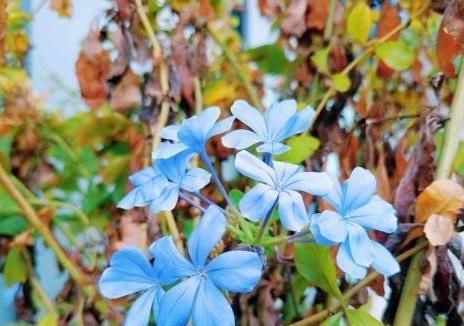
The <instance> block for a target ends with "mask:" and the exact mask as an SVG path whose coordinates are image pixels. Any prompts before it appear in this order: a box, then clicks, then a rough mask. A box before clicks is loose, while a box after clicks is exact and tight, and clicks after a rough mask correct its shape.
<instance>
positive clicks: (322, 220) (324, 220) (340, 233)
mask: <svg viewBox="0 0 464 326" xmlns="http://www.w3.org/2000/svg"><path fill="white" fill-rule="evenodd" d="M317 224H318V227H319V232H320V234H321V235H322V236H323V237H324V238H326V239H329V240H330V241H333V242H335V243H340V242H343V241H345V239H346V237H347V235H348V228H347V225H346V222H345V220H344V219H343V217H342V216H341V215H340V214H338V213H337V212H334V211H329V210H326V211H323V212H322V213H321V214H320V215H319V217H318V219H317Z"/></svg>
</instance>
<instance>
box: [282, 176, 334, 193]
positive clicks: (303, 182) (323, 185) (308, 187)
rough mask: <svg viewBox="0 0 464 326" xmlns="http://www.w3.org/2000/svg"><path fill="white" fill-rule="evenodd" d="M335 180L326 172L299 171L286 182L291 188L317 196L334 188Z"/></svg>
mask: <svg viewBox="0 0 464 326" xmlns="http://www.w3.org/2000/svg"><path fill="white" fill-rule="evenodd" d="M332 186H333V182H332V179H331V178H330V177H329V175H328V174H327V173H325V172H298V173H295V174H293V175H292V176H291V177H290V178H289V179H288V180H287V182H286V184H285V187H286V188H288V189H291V190H296V191H304V192H307V193H308V194H311V195H315V196H324V195H327V194H328V193H329V192H330V191H331V190H332Z"/></svg>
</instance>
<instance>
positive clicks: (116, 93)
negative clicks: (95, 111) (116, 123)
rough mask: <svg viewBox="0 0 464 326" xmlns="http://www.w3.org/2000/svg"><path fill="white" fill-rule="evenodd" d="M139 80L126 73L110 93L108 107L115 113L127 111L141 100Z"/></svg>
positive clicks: (132, 74)
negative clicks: (115, 111)
mask: <svg viewBox="0 0 464 326" xmlns="http://www.w3.org/2000/svg"><path fill="white" fill-rule="evenodd" d="M140 87H141V86H140V81H139V78H138V77H137V76H136V75H135V74H134V73H133V72H132V71H130V70H129V71H127V72H126V73H125V74H124V76H123V77H122V79H121V81H120V82H119V83H118V84H117V85H116V87H115V88H114V90H113V91H112V93H111V101H110V105H111V106H112V107H113V108H114V109H115V110H117V111H127V110H129V109H131V108H133V107H134V106H138V105H140V103H141V100H142V94H141V91H140Z"/></svg>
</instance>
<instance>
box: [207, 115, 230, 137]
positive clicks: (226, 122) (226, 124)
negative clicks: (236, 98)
mask: <svg viewBox="0 0 464 326" xmlns="http://www.w3.org/2000/svg"><path fill="white" fill-rule="evenodd" d="M234 120H235V117H227V118H225V119H223V120H221V121H218V122H217V123H216V124H215V125H214V126H213V128H211V130H210V131H209V132H208V135H207V137H208V138H211V137H214V136H216V135H219V134H223V133H225V132H226V131H229V130H230V128H232V124H233V123H234Z"/></svg>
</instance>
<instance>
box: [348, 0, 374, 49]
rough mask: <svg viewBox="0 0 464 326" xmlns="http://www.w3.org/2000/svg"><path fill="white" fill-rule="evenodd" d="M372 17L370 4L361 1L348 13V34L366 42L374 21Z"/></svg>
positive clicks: (362, 42) (360, 41)
mask: <svg viewBox="0 0 464 326" xmlns="http://www.w3.org/2000/svg"><path fill="white" fill-rule="evenodd" d="M372 18H373V16H372V14H371V9H370V8H369V6H368V5H367V4H366V3H365V2H359V3H358V4H357V5H355V6H354V7H353V8H352V9H351V11H350V13H349V14H348V19H347V22H346V23H347V30H348V35H350V36H351V37H352V38H353V39H354V40H355V41H357V42H359V43H361V44H366V43H367V39H368V37H369V31H370V29H371V26H372V22H373V20H372Z"/></svg>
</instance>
